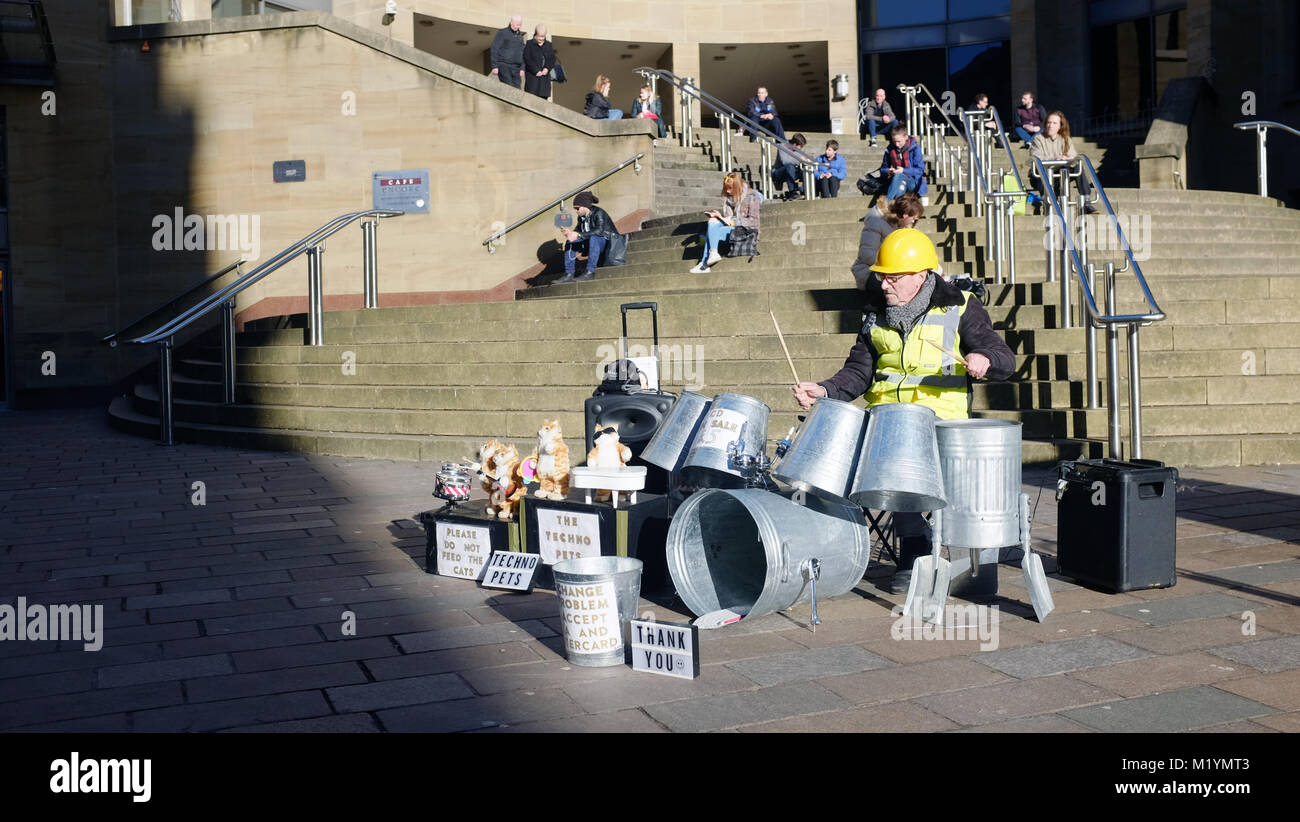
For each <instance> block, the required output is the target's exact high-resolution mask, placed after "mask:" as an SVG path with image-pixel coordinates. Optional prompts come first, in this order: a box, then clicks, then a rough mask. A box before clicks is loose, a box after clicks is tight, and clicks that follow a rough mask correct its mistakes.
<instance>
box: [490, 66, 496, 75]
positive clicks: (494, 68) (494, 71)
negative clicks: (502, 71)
mask: <svg viewBox="0 0 1300 822" xmlns="http://www.w3.org/2000/svg"><path fill="white" fill-rule="evenodd" d="M490 73H491V74H496V73H497V68H496V66H493V67H492V71H491V72H490Z"/></svg>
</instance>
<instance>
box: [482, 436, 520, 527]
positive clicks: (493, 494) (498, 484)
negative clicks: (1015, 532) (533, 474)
mask: <svg viewBox="0 0 1300 822" xmlns="http://www.w3.org/2000/svg"><path fill="white" fill-rule="evenodd" d="M483 473H484V474H485V475H486V476H487V477H488V479H487V480H486V481H485V483H484V484H485V485H490V486H491V488H490V491H489V492H488V505H487V507H486V508H484V509H483V510H484V513H486V514H488V515H489V516H491V515H492V514H493V513H496V516H497V519H506V520H508V519H513V518H514V516H515V509H517V508H518V507H519V500H520V499H521V498H522V497H523V496H524V494H525V490H524V483H523V479H522V477H520V475H519V451H518V450H517V449H516V448H515V447H514V446H513V445H500V447H499V448H498V449H497V451H496V452H495V453H494V454H493V455H492V456H491V459H490V461H489V462H485V463H484V465H483Z"/></svg>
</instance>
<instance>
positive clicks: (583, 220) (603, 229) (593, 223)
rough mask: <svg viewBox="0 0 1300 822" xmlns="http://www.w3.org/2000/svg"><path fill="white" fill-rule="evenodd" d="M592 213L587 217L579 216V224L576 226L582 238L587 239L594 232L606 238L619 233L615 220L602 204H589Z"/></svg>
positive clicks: (575, 228) (575, 229)
mask: <svg viewBox="0 0 1300 822" xmlns="http://www.w3.org/2000/svg"><path fill="white" fill-rule="evenodd" d="M588 208H590V209H591V213H590V214H588V215H587V216H586V217H579V218H578V224H577V225H576V226H574V229H573V230H574V231H576V232H577V233H578V234H579V235H580V236H581V237H582V239H584V240H585V239H587V238H588V237H590V236H592V235H593V234H597V235H599V236H601V237H604V238H605V239H607V240H608V239H610V238H612V237H614V236H615V235H617V234H618V229H617V228H616V227H615V226H614V221H613V220H611V219H610V217H609V214H607V213H606V212H605V209H603V208H601V207H600V206H596V205H594V206H588Z"/></svg>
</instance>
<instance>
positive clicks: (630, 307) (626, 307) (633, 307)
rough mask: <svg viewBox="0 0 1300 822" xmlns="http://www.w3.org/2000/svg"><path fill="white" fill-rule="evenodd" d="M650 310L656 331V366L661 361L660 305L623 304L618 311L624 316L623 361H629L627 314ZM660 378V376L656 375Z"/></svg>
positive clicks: (652, 323) (652, 324) (651, 320)
mask: <svg viewBox="0 0 1300 822" xmlns="http://www.w3.org/2000/svg"><path fill="white" fill-rule="evenodd" d="M644 308H648V309H650V322H651V326H652V327H653V329H654V349H653V351H654V355H655V361H656V364H657V362H658V359H659V303H623V304H622V305H620V306H619V307H618V310H619V311H620V312H622V315H623V359H627V312H629V311H639V310H641V309H644ZM656 376H658V375H656Z"/></svg>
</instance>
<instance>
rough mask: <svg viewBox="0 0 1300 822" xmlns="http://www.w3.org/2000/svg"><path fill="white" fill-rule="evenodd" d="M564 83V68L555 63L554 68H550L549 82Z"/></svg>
mask: <svg viewBox="0 0 1300 822" xmlns="http://www.w3.org/2000/svg"><path fill="white" fill-rule="evenodd" d="M564 81H565V76H564V66H561V65H560V64H559V63H556V64H555V65H554V66H552V67H551V82H552V83H563V82H564Z"/></svg>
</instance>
